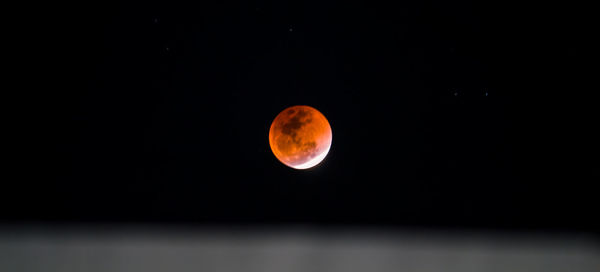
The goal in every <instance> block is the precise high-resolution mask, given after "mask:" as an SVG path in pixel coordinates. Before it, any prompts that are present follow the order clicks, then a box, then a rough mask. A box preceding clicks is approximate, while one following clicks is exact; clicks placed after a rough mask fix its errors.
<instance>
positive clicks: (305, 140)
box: [269, 105, 332, 169]
mask: <svg viewBox="0 0 600 272" xmlns="http://www.w3.org/2000/svg"><path fill="white" fill-rule="evenodd" d="M331 139H332V134H331V126H330V125H329V121H327V118H325V116H324V115H323V114H322V113H321V112H319V111H318V110H317V109H315V108H313V107H310V106H304V105H301V106H292V107H289V108H287V109H285V110H283V111H282V112H280V113H279V114H278V115H277V117H275V120H273V123H272V124H271V129H270V130H269V145H270V146H271V150H272V151H273V154H274V155H275V157H276V158H277V159H278V160H279V161H280V162H282V163H283V164H285V165H287V166H289V167H291V168H294V169H307V168H311V167H313V166H315V165H317V164H319V163H320V162H321V161H323V159H325V156H327V153H329V149H330V148H331Z"/></svg>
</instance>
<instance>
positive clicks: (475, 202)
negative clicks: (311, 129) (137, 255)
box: [0, 1, 600, 231]
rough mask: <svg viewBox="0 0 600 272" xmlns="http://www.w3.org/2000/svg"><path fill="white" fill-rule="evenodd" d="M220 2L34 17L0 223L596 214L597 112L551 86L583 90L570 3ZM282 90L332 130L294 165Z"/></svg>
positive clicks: (522, 220)
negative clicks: (281, 141) (283, 156)
mask: <svg viewBox="0 0 600 272" xmlns="http://www.w3.org/2000/svg"><path fill="white" fill-rule="evenodd" d="M216 2H219V3H218V4H217V3H211V2H209V1H197V2H194V3H187V4H181V3H174V2H167V3H157V2H152V3H147V2H144V3H129V4H119V5H106V4H105V5H97V6H93V5H89V6H78V7H71V8H74V9H73V10H72V11H67V10H66V9H65V10H60V11H57V12H56V13H53V14H52V16H47V17H51V18H49V19H48V21H44V22H41V23H39V27H40V29H39V30H38V31H37V32H35V33H36V34H39V36H36V37H34V38H33V40H35V41H33V42H32V43H31V45H30V46H31V48H33V50H38V51H39V53H38V54H39V59H36V60H35V61H39V63H40V65H39V66H36V67H35V69H37V70H38V71H40V74H43V75H44V76H43V77H42V78H43V79H48V80H47V81H44V80H42V79H40V81H39V82H35V83H34V84H36V85H40V86H42V85H44V86H46V88H45V89H46V90H47V92H45V93H44V94H42V95H41V96H39V98H41V100H42V104H43V106H41V107H39V108H37V109H38V110H37V111H34V112H32V113H31V115H32V116H33V117H34V119H35V120H36V122H34V124H33V125H32V126H34V129H33V132H32V133H31V134H29V135H28V137H27V141H29V143H30V144H29V145H28V146H29V147H28V152H29V153H28V154H30V155H28V158H27V160H26V167H25V168H26V170H25V174H26V176H27V178H26V179H25V178H24V180H23V181H19V182H15V183H14V184H12V183H11V184H9V185H8V188H7V190H6V192H7V196H6V197H5V198H4V199H3V201H5V202H6V203H5V205H3V206H4V207H5V208H4V209H5V212H3V215H2V217H1V218H0V219H1V220H2V221H4V222H29V221H36V222H37V221H42V222H159V223H193V224H246V223H250V224H254V223H258V224H287V223H308V224H350V225H386V226H390V225H391V226H400V227H406V226H408V227H413V226H417V227H434V228H455V227H457V228H469V229H470V228H494V229H496V228H499V229H507V230H518V229H539V230H566V231H573V230H596V229H597V226H598V225H597V224H596V225H595V224H594V223H592V222H593V221H595V220H593V216H592V215H593V214H594V212H595V211H596V210H597V209H596V204H597V200H596V199H595V198H596V196H597V193H596V192H597V191H595V190H594V189H593V187H594V186H593V185H594V184H595V183H597V182H598V180H600V179H599V177H600V176H599V175H600V171H598V164H597V162H598V160H597V159H596V160H593V159H591V160H589V159H586V158H587V156H588V155H591V154H593V151H594V150H597V144H595V142H596V141H597V139H595V138H594V136H593V135H594V134H591V131H592V130H593V129H592V128H590V126H592V124H593V122H592V123H589V122H588V120H589V121H593V120H591V119H593V118H590V117H589V116H586V115H584V114H585V113H587V112H588V111H589V110H590V109H589V108H586V107H584V106H582V107H578V106H574V105H572V104H568V102H567V101H563V100H562V99H561V98H560V97H561V96H560V94H563V95H565V96H567V94H569V95H568V96H569V97H573V96H574V95H572V94H573V92H572V91H571V90H574V89H582V88H584V86H583V83H582V82H581V81H580V80H579V79H580V78H581V77H583V76H584V75H583V74H582V72H581V70H580V64H581V62H582V61H583V60H582V58H584V57H585V56H583V55H582V48H581V45H580V40H579V37H580V36H585V33H584V31H583V29H582V28H581V27H580V24H583V21H582V20H583V19H580V18H579V17H578V16H577V14H576V9H575V8H565V9H561V12H562V13H544V12H543V9H541V8H539V7H534V6H533V5H532V6H522V5H510V4H507V3H503V4H499V3H488V2H485V1H484V2H485V3H480V2H481V1H473V2H467V1H455V2H448V1H409V2H402V3H396V4H394V5H391V4H384V3H377V2H374V1H364V2H357V1H339V2H330V1H314V2H313V1H216ZM57 9H59V8H57ZM47 86H51V88H49V87H47ZM557 94H558V96H557ZM555 98H556V99H555ZM292 105H310V106H313V107H315V108H317V109H318V110H319V111H321V112H322V113H323V114H324V115H325V116H326V117H327V118H328V120H329V122H330V123H331V126H332V130H333V144H332V148H331V151H330V153H329V155H328V156H327V157H326V159H325V160H324V162H323V163H321V164H320V165H319V166H318V167H316V168H314V169H311V170H308V171H298V170H294V169H291V168H288V167H286V166H284V165H283V164H281V163H280V162H278V161H277V159H276V158H275V157H274V156H273V154H272V153H271V151H270V149H269V145H268V137H267V135H268V128H269V126H270V122H271V121H272V120H273V118H274V117H275V116H276V115H277V114H278V113H279V112H280V111H281V110H283V109H284V108H286V107H288V106H292ZM576 116H579V117H582V116H586V118H588V119H585V118H573V117H576ZM596 123H597V121H596ZM579 125H584V126H583V128H580V126H579ZM588 128H589V129H588ZM592 143H594V144H592ZM595 157H597V155H596V156H595ZM15 203H18V204H16V205H15Z"/></svg>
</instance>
